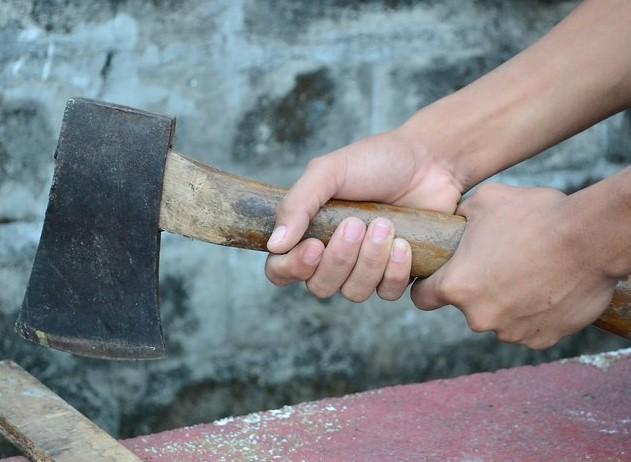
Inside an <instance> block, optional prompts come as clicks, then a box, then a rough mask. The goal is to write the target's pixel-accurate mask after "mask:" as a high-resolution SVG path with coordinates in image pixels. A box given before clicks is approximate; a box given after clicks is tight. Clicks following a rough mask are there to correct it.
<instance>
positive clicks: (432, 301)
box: [410, 263, 449, 311]
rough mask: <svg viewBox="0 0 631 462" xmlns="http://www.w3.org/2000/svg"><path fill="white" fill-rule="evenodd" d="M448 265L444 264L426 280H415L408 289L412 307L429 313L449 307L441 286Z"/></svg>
mask: <svg viewBox="0 0 631 462" xmlns="http://www.w3.org/2000/svg"><path fill="white" fill-rule="evenodd" d="M448 264H449V263H445V264H444V265H443V266H441V267H440V268H439V269H438V271H436V272H435V273H434V274H432V275H431V276H430V277H428V278H427V279H417V280H416V281H414V284H412V288H411V289H410V298H412V301H413V302H414V305H415V306H416V307H417V308H418V309H420V310H425V311H431V310H435V309H436V308H440V307H441V306H445V305H449V302H448V301H447V298H446V295H447V294H446V291H445V289H444V287H445V286H444V284H443V280H444V274H445V270H446V266H447V265H448Z"/></svg>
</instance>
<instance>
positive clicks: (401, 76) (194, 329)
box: [0, 0, 631, 450]
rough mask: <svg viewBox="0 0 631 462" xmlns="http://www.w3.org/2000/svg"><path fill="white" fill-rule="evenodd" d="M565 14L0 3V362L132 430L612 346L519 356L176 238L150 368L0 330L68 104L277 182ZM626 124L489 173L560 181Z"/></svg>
mask: <svg viewBox="0 0 631 462" xmlns="http://www.w3.org/2000/svg"><path fill="white" fill-rule="evenodd" d="M575 3H576V2H574V1H539V2H537V1H499V0H495V1H491V0H489V1H483V0H479V1H471V2H469V1H460V0H451V1H419V2H415V1H412V0H408V1H405V0H399V1H397V0H381V1H378V0H374V1H368V0H363V1H361V0H353V1H347V2H345V1H338V0H317V1H315V0H314V1H309V0H304V1H295V0H278V1H271V0H270V1H260V0H259V1H256V0H218V1H212V2H195V1H188V0H153V1H140V0H129V1H125V0H110V1H109V2H106V1H97V0H93V1H81V0H58V1H52V0H49V1H42V0H39V1H38V0H0V282H1V285H0V287H1V290H0V358H13V359H15V360H17V361H18V362H19V363H20V364H22V365H23V366H25V367H26V368H27V369H29V370H30V371H31V372H33V373H34V374H35V375H36V376H37V377H39V378H40V379H42V380H43V381H44V382H45V383H47V384H48V385H50V386H51V387H52V388H53V389H55V390H56V391H57V392H59V393H60V394H61V395H62V396H64V397H65V398H67V399H68V400H69V401H70V402H72V403H73V404H74V405H76V406H77V407H79V408H80V409H81V410H82V411H84V412H85V413H87V414H88V415H89V416H90V417H92V418H94V419H95V420H96V421H97V422H98V423H99V424H101V425H103V426H104V427H105V428H106V429H108V430H109V431H111V432H113V433H118V434H123V435H131V434H137V433H146V432H149V431H155V430H159V429H164V428H168V427H174V426H177V425H184V424H190V423H194V422H197V421H210V420H212V419H215V418H218V417H222V416H225V415H229V414H240V413H244V412H247V411H251V410H255V409H261V408H270V407H276V406H280V405H282V404H285V403H289V402H296V401H301V400H307V399H313V398H316V397H320V396H324V395H332V394H340V393H346V392H350V391H355V390H361V389H365V388H370V387H376V386H379V385H383V384H390V383H401V382H409V381H421V380H426V379H429V378H434V377H444V376H453V375H457V374H463V373H468V372H472V371H479V370H492V369H496V368H499V367H506V366H510V365H515V364H523V363H533V362H537V361H541V360H544V359H551V358H557V357H560V356H567V355H574V354H577V353H581V352H588V351H590V352H593V351H602V350H606V349H610V348H614V347H616V346H619V345H621V344H622V342H621V341H618V340H616V339H614V338H613V337H611V336H608V335H604V334H600V333H598V332H596V331H595V330H589V331H586V332H584V333H582V334H580V335H578V336H576V337H575V338H573V339H570V340H567V341H564V342H563V343H562V344H561V345H559V346H558V347H556V348H554V349H552V350H549V351H548V352H545V353H543V354H541V353H533V352H531V351H528V350H526V349H523V348H520V347H514V346H506V345H500V344H498V343H497V342H496V341H495V340H494V338H493V337H492V336H489V335H476V334H472V333H471V332H469V331H468V330H467V329H466V327H465V324H464V322H463V320H462V317H461V316H460V314H459V313H458V312H457V311H455V310H453V309H451V310H450V309H444V310H442V311H438V312H434V313H420V312H418V311H415V310H414V309H412V308H411V304H410V302H409V301H408V300H407V299H404V300H402V301H400V302H398V303H384V302H380V301H379V300H376V299H374V300H370V301H369V302H367V303H364V304H361V305H354V304H352V303H349V302H346V301H344V300H342V299H340V298H335V299H333V300H330V301H318V300H316V299H314V298H311V297H309V296H308V295H307V294H306V292H305V290H304V289H303V287H291V288H286V289H278V288H275V287H272V286H271V285H270V284H268V283H267V282H266V280H265V278H264V276H263V272H262V266H263V261H264V255H262V254H258V253H254V252H246V251H239V250H231V249H225V248H219V247H213V246H208V245H204V244H200V243H197V242H191V241H188V240H185V239H183V238H180V237H176V236H164V238H163V246H162V268H161V285H162V305H163V319H164V328H165V332H166V334H167V336H168V343H169V350H170V352H171V356H170V357H169V359H167V360H164V361H160V362H152V363H140V364H129V363H107V362H101V361H95V360H85V359H80V358H75V357H70V356H68V355H65V354H62V353H57V352H52V351H45V350H43V349H41V348H37V347H34V346H31V345H27V344H26V343H25V342H23V341H21V340H19V339H18V338H17V337H16V336H15V335H14V334H13V332H12V325H13V322H14V319H15V316H16V310H17V307H18V306H19V304H20V302H21V299H22V296H23V291H24V288H25V285H26V281H27V276H28V271H29V269H30V265H31V261H32V258H33V255H34V251H35V246H36V243H37V240H38V237H39V231H40V227H41V220H42V215H43V211H44V208H45V205H46V200H47V192H48V187H49V179H50V176H51V172H52V152H53V150H54V147H55V140H56V135H57V131H58V128H59V124H60V118H61V114H62V110H63V107H64V103H65V101H66V99H67V98H68V97H70V96H75V95H76V96H86V97H92V98H99V99H105V100H109V101H113V102H118V103H122V104H127V105H133V106H138V107H141V108H145V109H147V110H153V111H157V112H165V113H170V114H174V115H176V116H177V117H178V130H177V137H176V148H178V149H179V150H181V151H183V152H185V153H187V154H189V155H191V156H193V157H196V158H197V159H199V160H202V161H204V162H207V163H211V164H213V165H215V166H217V167H219V168H222V169H226V170H229V171H232V172H235V173H238V174H242V175H247V176H251V177H254V178H258V179H260V180H264V181H266V182H270V183H278V184H282V185H290V184H291V183H292V181H293V180H295V179H296V178H297V176H298V175H299V173H300V171H301V169H302V168H303V166H304V165H305V163H306V162H307V161H308V159H309V158H311V157H313V156H315V155H317V154H319V153H324V152H326V151H328V150H330V149H333V148H336V147H339V146H341V145H344V144H345V143H348V142H351V141H353V140H355V139H358V138H360V137H362V136H365V135H368V134H371V133H375V132H380V131H384V130H387V129H390V128H393V127H395V126H397V125H398V124H400V123H401V122H403V121H404V120H405V119H406V118H407V117H408V116H409V115H411V114H412V113H413V112H414V111H415V110H416V109H418V108H419V107H421V106H423V105H425V104H427V103H429V102H431V101H433V100H435V99H436V98H438V97H440V96H442V95H445V94H447V93H449V92H451V91H453V90H456V89H458V88H460V87H462V86H463V85H465V84H466V83H468V82H470V81H471V80H473V79H475V78H476V77H477V76H479V75H481V74H482V73H484V72H485V71H487V70H489V69H491V68H492V67H494V66H496V65H497V64H498V63H500V62H502V61H503V60H505V59H507V58H508V57H510V56H511V55H512V54H514V53H515V52H516V51H518V50H519V49H521V48H523V47H525V46H527V45H528V44H530V43H532V42H533V41H534V40H535V39H536V38H537V37H538V36H540V35H542V34H543V33H544V32H545V31H546V30H548V29H549V28H550V27H551V26H552V25H553V24H554V23H555V22H557V21H558V20H559V19H560V18H561V17H563V16H564V15H565V14H567V13H568V12H569V11H570V10H571V8H572V7H573V6H574V5H575ZM550 59H554V57H551V58H550ZM533 72H536V69H533ZM630 128H631V117H629V116H628V115H618V116H616V117H614V118H612V119H610V120H608V121H606V122H604V123H602V124H600V125H598V126H596V127H594V128H592V129H591V130H589V131H587V132H585V133H583V134H581V135H580V136H577V137H576V138H574V139H572V140H570V141H568V142H566V143H564V144H563V145H561V146H559V147H557V148H555V149H553V150H552V151H550V152H549V153H547V154H545V155H543V156H541V157H539V158H538V159H536V160H533V161H529V162H526V163H524V164H522V165H520V166H518V167H516V168H514V169H512V170H510V171H509V172H507V173H505V174H502V175H500V176H501V180H503V181H506V182H509V183H511V184H518V185H550V186H555V187H559V188H563V189H565V190H567V191H571V190H574V189H577V188H580V187H582V186H584V185H586V184H589V183H590V182H593V181H595V180H598V179H600V178H602V177H603V176H606V175H609V174H611V173H612V172H614V171H616V170H618V169H619V168H621V167H622V166H623V165H625V164H627V163H628V162H629V160H631V136H630V135H629V133H630V130H629V129H630ZM0 450H1V449H0Z"/></svg>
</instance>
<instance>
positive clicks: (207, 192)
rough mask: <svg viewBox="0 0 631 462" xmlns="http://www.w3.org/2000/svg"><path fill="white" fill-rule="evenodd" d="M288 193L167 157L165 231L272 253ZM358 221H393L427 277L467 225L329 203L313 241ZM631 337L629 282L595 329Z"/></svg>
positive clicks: (312, 230)
mask: <svg viewBox="0 0 631 462" xmlns="http://www.w3.org/2000/svg"><path fill="white" fill-rule="evenodd" d="M285 193H286V190H284V189H281V188H276V187H274V186H269V185H265V184H261V183H258V182H255V181H251V180H247V179H244V178H240V177H237V176H234V175H230V174H228V173H225V172H222V171H220V170H217V169H214V168H211V167H208V166H206V165H203V164H201V163H199V162H195V161H193V160H190V159H187V158H186V157H184V156H182V155H181V154H178V153H176V152H174V151H170V152H169V154H168V156H167V163H166V169H165V177H164V185H163V191H162V202H161V208H160V228H161V229H163V230H165V231H169V232H172V233H176V234H180V235H183V236H188V237H191V238H194V239H199V240H202V241H206V242H211V243H214V244H220V245H226V246H231V247H240V248H244V249H252V250H263V251H264V250H265V249H266V242H267V240H268V238H269V236H270V235H271V233H272V229H273V227H274V220H275V212H276V207H277V206H278V203H279V202H280V200H281V199H282V197H283V196H284V195H285ZM349 216H355V217H358V218H361V219H362V220H364V222H366V223H368V222H370V221H371V220H373V219H374V218H376V217H386V218H389V219H390V220H391V221H392V222H393V223H394V226H395V230H396V234H397V236H399V237H402V238H404V239H406V240H407V241H408V242H409V243H410V246H411V247H412V276H416V277H427V276H429V275H430V274H432V273H433V272H434V271H436V270H437V269H438V268H440V267H441V266H442V265H443V264H444V263H445V262H446V261H447V260H448V259H449V258H450V257H451V256H452V255H453V253H454V251H455V249H456V247H457V246H458V242H459V241H460V238H461V237H462V233H463V231H464V228H465V220H464V218H462V217H460V216H456V215H446V214H442V213H437V212H430V211H425V210H413V209H407V208H402V207H394V206H390V205H384V204H376V203H368V202H350V201H339V200H331V201H329V202H328V203H327V204H326V205H325V206H324V207H322V209H321V210H320V212H319V213H318V214H317V215H316V217H315V218H314V219H313V220H312V222H311V225H310V227H309V229H308V230H307V232H306V234H305V237H315V238H317V239H320V240H321V241H323V242H324V243H325V244H326V243H327V242H328V241H329V238H330V237H331V235H332V234H333V231H334V230H335V228H336V227H337V225H338V224H339V223H340V222H341V221H342V220H343V219H344V218H346V217H349ZM595 324H596V325H597V326H598V327H601V328H603V329H605V330H608V331H610V332H613V333H615V334H618V335H621V336H624V337H627V338H631V282H630V281H626V282H621V283H620V284H619V285H618V287H617V289H616V293H615V296H614V298H613V300H612V303H611V305H610V306H609V308H608V309H607V311H606V312H605V313H604V314H603V315H602V317H601V318H600V319H599V320H598V321H597V322H596V323H595Z"/></svg>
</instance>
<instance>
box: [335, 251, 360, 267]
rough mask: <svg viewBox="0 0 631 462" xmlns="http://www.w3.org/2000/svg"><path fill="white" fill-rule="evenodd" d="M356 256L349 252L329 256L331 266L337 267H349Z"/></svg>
mask: <svg viewBox="0 0 631 462" xmlns="http://www.w3.org/2000/svg"><path fill="white" fill-rule="evenodd" d="M356 258H357V257H356V254H355V253H353V252H349V251H339V252H334V253H332V254H331V264H332V265H333V266H337V267H344V268H346V267H349V266H352V265H353V264H354V263H355V260H356Z"/></svg>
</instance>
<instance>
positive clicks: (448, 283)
mask: <svg viewBox="0 0 631 462" xmlns="http://www.w3.org/2000/svg"><path fill="white" fill-rule="evenodd" d="M462 285H463V284H462V280H461V278H460V277H459V276H457V275H454V274H453V272H447V273H445V275H444V276H443V277H442V278H440V280H439V281H438V282H437V283H436V294H437V295H438V296H439V297H440V298H441V299H443V300H454V301H456V300H459V299H460V297H458V295H459V293H460V292H461V290H462Z"/></svg>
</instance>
